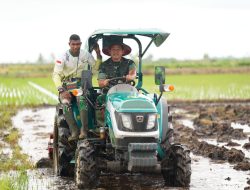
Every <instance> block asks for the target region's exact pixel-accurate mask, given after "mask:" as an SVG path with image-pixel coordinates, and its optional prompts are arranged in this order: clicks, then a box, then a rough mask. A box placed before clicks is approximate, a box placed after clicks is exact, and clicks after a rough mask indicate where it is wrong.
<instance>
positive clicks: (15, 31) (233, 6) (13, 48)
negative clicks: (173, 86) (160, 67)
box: [0, 0, 250, 63]
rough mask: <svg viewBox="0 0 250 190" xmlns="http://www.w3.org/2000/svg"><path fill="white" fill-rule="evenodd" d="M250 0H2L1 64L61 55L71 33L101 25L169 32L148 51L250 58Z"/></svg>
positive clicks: (174, 55)
mask: <svg viewBox="0 0 250 190" xmlns="http://www.w3.org/2000/svg"><path fill="white" fill-rule="evenodd" d="M249 20H250V1H249V0H123V1H122V0H8V1H7V0H5V1H3V0H1V1H0V23H1V26H0V52H1V54H0V63H14V62H26V61H29V62H33V61H36V60H37V58H38V56H39V54H40V53H41V54H42V55H43V56H44V57H45V58H46V59H48V60H49V59H51V58H52V56H51V55H52V54H53V55H54V56H56V57H57V56H60V55H61V54H62V53H63V52H64V51H66V50H67V49H68V48H69V47H68V39H69V36H70V35H71V34H73V33H76V34H79V35H80V37H81V39H82V41H83V42H85V40H86V39H87V38H88V36H89V35H90V34H91V33H92V32H93V31H95V30H97V29H117V28H120V29H128V28H140V29H143V28H159V29H162V30H164V31H166V32H169V33H170V36H169V38H168V39H167V40H166V42H165V43H164V44H163V45H162V46H161V47H159V48H156V47H151V48H150V50H149V51H148V52H147V54H146V55H145V56H148V55H150V54H152V55H153V56H154V58H155V59H158V58H177V59H201V58H202V57H203V55H204V54H208V55H209V56H210V57H228V56H233V57H250V24H249V22H250V21H249Z"/></svg>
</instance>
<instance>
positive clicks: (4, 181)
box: [0, 171, 28, 190]
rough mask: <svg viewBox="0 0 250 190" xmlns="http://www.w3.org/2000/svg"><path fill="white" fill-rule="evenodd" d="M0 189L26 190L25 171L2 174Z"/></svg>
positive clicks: (26, 178) (26, 177)
mask: <svg viewBox="0 0 250 190" xmlns="http://www.w3.org/2000/svg"><path fill="white" fill-rule="evenodd" d="M0 189H1V190H26V189H28V176H27V173H26V171H19V172H15V173H9V174H4V175H2V176H1V178H0Z"/></svg>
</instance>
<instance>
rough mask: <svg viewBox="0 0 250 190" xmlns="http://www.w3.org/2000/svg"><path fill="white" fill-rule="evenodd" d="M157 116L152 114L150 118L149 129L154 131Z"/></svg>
mask: <svg viewBox="0 0 250 190" xmlns="http://www.w3.org/2000/svg"><path fill="white" fill-rule="evenodd" d="M155 120H156V114H150V115H149V116H148V124H147V129H153V128H154V126H155Z"/></svg>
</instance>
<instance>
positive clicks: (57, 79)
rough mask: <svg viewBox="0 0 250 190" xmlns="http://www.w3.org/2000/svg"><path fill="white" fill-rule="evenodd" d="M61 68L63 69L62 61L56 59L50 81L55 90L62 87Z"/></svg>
mask: <svg viewBox="0 0 250 190" xmlns="http://www.w3.org/2000/svg"><path fill="white" fill-rule="evenodd" d="M63 67H64V61H63V59H57V60H56V61H55V66H54V72H53V74H52V80H53V81H54V83H55V86H56V88H57V89H58V88H59V87H61V86H62V78H63Z"/></svg>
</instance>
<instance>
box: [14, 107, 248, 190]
mask: <svg viewBox="0 0 250 190" xmlns="http://www.w3.org/2000/svg"><path fill="white" fill-rule="evenodd" d="M54 113H55V108H43V109H41V108H38V109H28V110H22V111H20V112H18V114H17V115H16V116H15V117H14V118H13V124H14V126H15V127H16V128H18V129H19V130H20V131H21V134H22V138H21V139H20V142H19V144H20V146H21V147H22V149H23V151H24V152H25V153H27V154H28V155H29V156H30V158H31V159H32V161H34V163H35V162H36V161H38V160H39V159H41V158H43V157H48V155H47V150H46V148H47V145H48V138H49V133H50V132H52V130H53V119H54ZM186 124H187V125H189V126H190V127H191V126H192V123H191V121H190V122H188V120H187V121H186ZM191 157H192V177H191V184H190V188H189V189H193V190H198V189H199V190H200V189H220V190H228V189H243V188H244V187H246V186H247V184H246V181H247V177H248V173H249V172H243V171H236V170H234V169H233V168H232V167H233V166H232V165H230V164H228V163H223V164H221V163H216V162H212V161H210V160H209V159H207V158H204V157H201V156H196V155H191ZM27 174H28V176H29V189H33V190H52V189H53V190H57V189H58V190H59V189H68V190H73V189H76V187H75V184H74V180H73V178H62V177H57V176H54V175H53V171H52V169H51V168H45V169H36V170H28V171H27ZM96 189H98V190H102V189H138V190H141V189H143V190H144V189H145V190H147V189H159V190H160V189H173V190H174V189H178V190H179V189H182V188H171V187H165V186H164V180H163V178H162V176H161V175H148V174H147V175H145V174H133V175H132V174H122V175H115V174H105V175H101V177H100V184H99V185H98V187H97V188H96Z"/></svg>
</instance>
